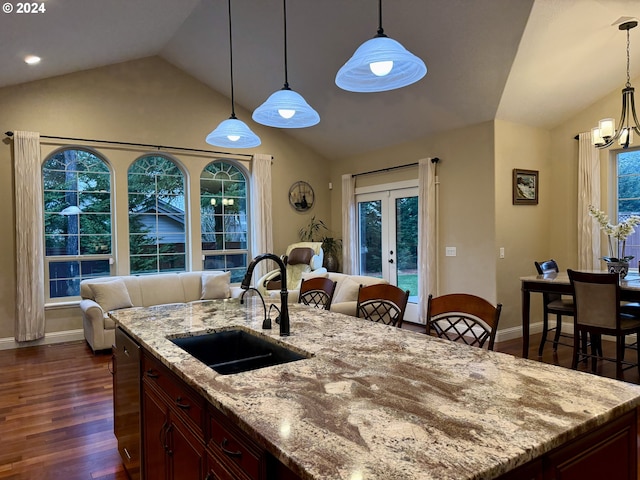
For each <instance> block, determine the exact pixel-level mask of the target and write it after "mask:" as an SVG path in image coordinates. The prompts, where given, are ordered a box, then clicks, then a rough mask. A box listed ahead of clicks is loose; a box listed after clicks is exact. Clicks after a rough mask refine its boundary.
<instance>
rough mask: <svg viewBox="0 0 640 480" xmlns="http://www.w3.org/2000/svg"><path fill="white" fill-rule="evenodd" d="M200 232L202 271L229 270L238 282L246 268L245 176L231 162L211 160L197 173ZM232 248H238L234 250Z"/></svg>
mask: <svg viewBox="0 0 640 480" xmlns="http://www.w3.org/2000/svg"><path fill="white" fill-rule="evenodd" d="M200 220H201V225H200V231H201V233H202V236H201V240H202V250H203V251H204V252H207V251H209V252H211V251H216V250H217V251H223V252H224V253H221V254H219V255H205V260H204V269H205V270H225V271H231V281H232V282H240V281H241V280H242V278H243V276H244V273H245V271H246V269H247V256H248V255H247V248H248V244H249V240H248V227H247V179H246V176H245V174H244V173H243V171H242V170H241V169H240V168H238V166H237V165H235V164H234V163H233V162H229V161H215V162H211V163H210V164H209V165H207V166H206V167H205V169H204V170H203V171H202V173H201V174H200ZM234 251H241V252H237V253H234Z"/></svg>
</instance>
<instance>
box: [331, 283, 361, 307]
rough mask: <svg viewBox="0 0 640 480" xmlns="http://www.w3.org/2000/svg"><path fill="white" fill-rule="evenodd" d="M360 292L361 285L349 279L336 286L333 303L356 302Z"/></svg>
mask: <svg viewBox="0 0 640 480" xmlns="http://www.w3.org/2000/svg"><path fill="white" fill-rule="evenodd" d="M359 290H360V284H359V283H358V282H356V281H355V280H352V279H350V278H349V277H347V278H345V279H344V280H341V281H339V282H338V284H337V285H336V293H335V294H334V295H333V301H332V302H331V303H341V302H355V301H356V300H358V291H359Z"/></svg>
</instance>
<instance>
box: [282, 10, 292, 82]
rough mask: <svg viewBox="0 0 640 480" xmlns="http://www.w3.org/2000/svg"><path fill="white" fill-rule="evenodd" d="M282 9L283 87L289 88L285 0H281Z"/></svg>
mask: <svg viewBox="0 0 640 480" xmlns="http://www.w3.org/2000/svg"><path fill="white" fill-rule="evenodd" d="M282 9H283V11H284V89H283V90H291V89H290V88H289V74H288V68H287V0H282Z"/></svg>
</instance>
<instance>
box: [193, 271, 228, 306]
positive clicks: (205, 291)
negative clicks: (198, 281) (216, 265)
mask: <svg viewBox="0 0 640 480" xmlns="http://www.w3.org/2000/svg"><path fill="white" fill-rule="evenodd" d="M230 284H231V272H211V273H203V274H202V293H201V295H200V300H214V299H216V298H229V297H230V296H231V288H230Z"/></svg>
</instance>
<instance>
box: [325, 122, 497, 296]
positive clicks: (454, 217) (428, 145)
mask: <svg viewBox="0 0 640 480" xmlns="http://www.w3.org/2000/svg"><path fill="white" fill-rule="evenodd" d="M493 142H494V138H493V122H485V123H481V124H478V125H474V126H471V127H467V128H465V129H461V130H455V131H450V132H443V133H441V134H439V135H434V136H431V137H427V138H424V139H421V140H417V141H413V142H408V143H403V144H400V145H395V146H393V147H391V148H387V149H382V150H377V151H375V152H369V153H367V154H363V155H359V156H355V157H351V158H347V159H343V160H341V161H340V162H339V163H337V162H336V163H335V164H334V166H333V170H332V175H331V178H332V182H333V185H334V189H333V195H332V197H331V199H332V204H331V212H332V215H331V218H332V219H333V223H332V227H333V229H334V230H336V231H338V232H339V231H341V224H340V219H341V217H342V212H341V208H342V206H341V176H342V175H343V174H345V173H351V174H355V173H362V172H365V171H372V170H377V169H383V168H387V167H392V166H397V165H405V164H409V163H413V162H416V161H418V160H419V159H421V158H426V157H432V158H433V157H439V158H440V159H441V161H440V163H439V164H438V177H439V182H440V183H439V212H440V219H439V236H438V242H439V249H438V257H439V265H440V275H439V283H440V293H450V292H454V291H458V292H459V291H465V292H469V293H475V294H477V295H480V296H483V297H486V298H488V299H490V300H491V301H494V302H495V299H496V264H495V260H494V259H495V213H494V212H495V199H494V194H493V192H494V164H493V157H494V145H493ZM417 176H418V174H417V168H407V169H402V170H398V171H396V172H394V173H393V175H389V174H375V175H371V176H363V177H358V179H357V181H356V185H357V186H363V185H367V186H369V185H373V184H375V183H376V182H377V183H380V184H382V183H387V182H389V181H397V180H400V179H406V178H417ZM446 246H450V247H456V249H457V256H456V257H445V255H444V251H445V247H446Z"/></svg>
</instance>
